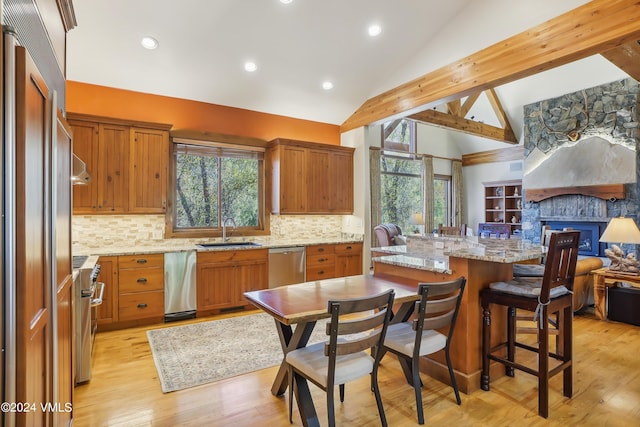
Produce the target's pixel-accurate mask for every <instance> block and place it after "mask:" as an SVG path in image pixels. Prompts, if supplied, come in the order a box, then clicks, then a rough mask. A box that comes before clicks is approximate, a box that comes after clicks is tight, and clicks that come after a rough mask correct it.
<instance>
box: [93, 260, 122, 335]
mask: <svg viewBox="0 0 640 427" xmlns="http://www.w3.org/2000/svg"><path fill="white" fill-rule="evenodd" d="M98 264H100V275H99V276H98V282H103V283H104V294H103V296H102V304H100V305H99V306H98V308H97V320H98V327H99V326H100V325H104V324H110V323H113V322H117V321H118V257H116V256H102V257H100V258H99V259H98Z"/></svg>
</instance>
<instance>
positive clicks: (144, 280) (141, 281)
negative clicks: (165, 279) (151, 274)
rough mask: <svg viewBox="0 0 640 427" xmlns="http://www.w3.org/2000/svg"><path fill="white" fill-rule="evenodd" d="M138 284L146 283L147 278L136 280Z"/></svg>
mask: <svg viewBox="0 0 640 427" xmlns="http://www.w3.org/2000/svg"><path fill="white" fill-rule="evenodd" d="M136 281H137V282H138V283H147V278H146V277H140V278H139V279H138V280H136Z"/></svg>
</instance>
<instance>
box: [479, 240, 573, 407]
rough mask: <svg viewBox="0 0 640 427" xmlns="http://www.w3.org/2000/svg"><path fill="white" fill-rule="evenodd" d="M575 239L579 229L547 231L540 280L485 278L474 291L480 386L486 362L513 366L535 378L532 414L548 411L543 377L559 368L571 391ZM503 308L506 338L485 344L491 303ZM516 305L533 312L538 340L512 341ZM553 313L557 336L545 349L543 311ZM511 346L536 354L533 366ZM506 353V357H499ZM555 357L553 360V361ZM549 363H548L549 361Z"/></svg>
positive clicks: (485, 383)
mask: <svg viewBox="0 0 640 427" xmlns="http://www.w3.org/2000/svg"><path fill="white" fill-rule="evenodd" d="M579 243H580V232H579V231H563V232H558V233H552V234H551V237H550V241H549V251H548V253H547V260H546V263H545V271H544V276H543V277H542V279H539V278H522V279H518V280H515V279H514V280H511V281H508V282H495V283H491V284H490V286H489V288H486V289H483V290H482V291H481V292H480V302H481V305H482V310H483V322H482V375H481V388H482V389H483V390H486V391H488V390H489V383H490V376H489V372H490V362H491V361H495V362H498V363H501V364H503V365H505V372H506V375H508V376H511V377H512V376H514V369H518V370H521V371H524V372H526V373H528V374H531V375H535V376H536V377H538V414H539V415H541V416H542V417H544V418H547V417H548V416H549V379H550V378H551V377H553V376H554V375H556V374H558V373H560V372H562V374H563V387H562V388H563V394H564V396H566V397H571V396H572V394H573V359H572V358H573V347H572V342H573V295H572V294H571V292H572V290H573V281H574V276H575V270H576V263H577V257H578V246H579ZM493 305H502V306H506V307H507V322H506V324H507V331H506V332H507V339H506V341H504V342H500V343H498V344H497V345H492V343H491V332H492V331H491V307H492V306H493ZM518 310H526V311H529V312H533V313H534V314H535V316H534V317H535V319H536V325H537V328H538V331H537V335H538V340H537V341H538V344H537V346H535V345H529V344H527V343H524V342H520V341H518V340H517V335H516V315H517V311H518ZM552 314H557V318H558V319H559V320H558V325H557V326H558V329H557V331H558V338H557V344H556V348H555V351H552V350H551V349H550V348H549V335H550V333H549V332H550V326H549V321H548V319H549V316H550V315H552ZM516 349H523V350H526V351H530V352H533V353H537V361H538V363H537V368H536V367H531V366H529V365H525V364H523V363H520V362H516ZM505 352H506V356H505ZM554 361H555V362H554ZM550 362H553V363H550Z"/></svg>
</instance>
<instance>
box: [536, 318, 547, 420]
mask: <svg viewBox="0 0 640 427" xmlns="http://www.w3.org/2000/svg"><path fill="white" fill-rule="evenodd" d="M540 311H541V313H540V316H541V317H542V318H543V319H545V320H546V319H547V315H548V314H547V307H543V308H542V310H540ZM538 342H539V344H538V414H539V415H540V416H541V417H544V418H547V417H548V416H549V322H547V321H544V322H542V329H539V332H538Z"/></svg>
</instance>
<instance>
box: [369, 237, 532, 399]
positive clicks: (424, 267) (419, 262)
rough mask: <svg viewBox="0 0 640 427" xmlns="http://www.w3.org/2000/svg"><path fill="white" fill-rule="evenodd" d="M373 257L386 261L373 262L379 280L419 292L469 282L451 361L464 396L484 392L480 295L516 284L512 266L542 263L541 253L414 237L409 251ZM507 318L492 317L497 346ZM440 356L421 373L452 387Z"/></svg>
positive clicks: (510, 245) (519, 243)
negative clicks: (495, 285)
mask: <svg viewBox="0 0 640 427" xmlns="http://www.w3.org/2000/svg"><path fill="white" fill-rule="evenodd" d="M403 252H404V253H403ZM372 253H375V254H376V255H381V256H375V257H374V258H373V271H374V273H373V274H374V276H378V277H381V278H386V279H389V280H394V278H401V279H402V280H403V281H406V280H409V281H411V282H412V283H415V285H416V286H417V284H418V283H420V282H438V281H447V280H453V279H455V278H458V277H460V276H464V277H466V279H467V285H466V288H465V293H464V296H463V299H462V303H461V306H460V312H459V315H458V319H457V322H456V328H455V331H454V335H453V339H452V344H451V359H452V363H453V367H454V370H455V375H456V380H457V382H458V386H459V388H460V390H461V391H463V392H464V393H471V392H473V391H475V390H477V389H479V388H480V370H481V365H482V340H481V338H482V322H481V319H482V309H481V307H480V290H482V289H484V288H486V287H488V286H489V284H490V283H491V282H496V281H502V280H510V279H511V278H512V276H513V269H512V264H513V263H514V262H526V261H530V260H536V259H539V258H540V256H541V254H542V252H541V247H540V246H539V245H533V244H531V243H529V242H527V241H523V240H515V239H507V240H502V239H478V238H476V237H448V236H447V237H432V236H426V237H419V236H415V237H414V236H411V237H409V239H408V241H407V246H406V249H404V250H403V248H399V247H383V248H373V249H372ZM494 310H496V311H497V310H498V309H497V308H495V309H494ZM504 317H505V316H499V315H498V316H493V317H492V319H493V323H494V325H493V327H494V328H495V329H494V330H495V331H496V332H495V333H493V334H492V341H493V343H492V345H493V344H496V343H498V342H499V341H500V340H501V339H503V338H504V337H503V336H501V335H500V333H499V332H497V331H504V330H505V328H504V325H503V324H501V323H500V322H502V320H501V319H503V318H504ZM440 353H442V352H438V353H436V354H433V355H430V356H428V357H423V358H422V360H421V361H420V369H421V371H423V372H425V373H427V374H428V375H430V376H432V377H434V378H437V379H438V380H440V381H442V382H444V383H449V382H450V381H449V374H448V371H447V365H446V362H445V360H444V354H440ZM494 369H495V372H494ZM491 375H492V377H493V376H494V375H495V377H498V376H501V375H504V368H500V366H498V365H495V368H492V372H491Z"/></svg>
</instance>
